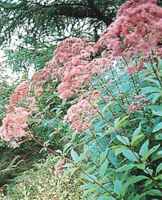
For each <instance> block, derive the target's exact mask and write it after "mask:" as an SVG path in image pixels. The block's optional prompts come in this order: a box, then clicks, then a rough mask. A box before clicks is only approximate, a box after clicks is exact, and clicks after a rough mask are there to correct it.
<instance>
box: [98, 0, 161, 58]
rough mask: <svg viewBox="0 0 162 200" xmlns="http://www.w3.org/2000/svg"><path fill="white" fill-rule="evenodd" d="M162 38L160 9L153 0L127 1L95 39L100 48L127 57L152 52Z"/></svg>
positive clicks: (114, 54) (115, 55) (116, 55)
mask: <svg viewBox="0 0 162 200" xmlns="http://www.w3.org/2000/svg"><path fill="white" fill-rule="evenodd" d="M161 40H162V8H161V7H160V6H158V5H157V4H156V1H155V0H128V1H127V2H126V3H125V4H123V5H122V6H121V8H120V9H119V11H118V14H117V19H116V20H115V22H114V23H112V24H111V25H110V26H109V27H108V29H107V30H106V31H105V32H104V33H103V34H102V36H101V38H100V39H99V41H98V42H97V46H98V48H100V49H105V48H106V49H107V48H108V49H112V54H113V56H114V57H118V56H119V57H120V56H124V57H127V58H130V57H132V56H137V55H146V56H147V55H148V54H150V52H151V51H152V50H153V51H156V49H157V48H158V44H159V43H160V42H161Z"/></svg>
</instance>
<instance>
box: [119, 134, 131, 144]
mask: <svg viewBox="0 0 162 200" xmlns="http://www.w3.org/2000/svg"><path fill="white" fill-rule="evenodd" d="M116 138H117V139H118V140H119V141H120V142H121V143H123V144H125V145H129V144H130V142H129V139H128V138H127V137H125V136H120V135H117V136H116Z"/></svg>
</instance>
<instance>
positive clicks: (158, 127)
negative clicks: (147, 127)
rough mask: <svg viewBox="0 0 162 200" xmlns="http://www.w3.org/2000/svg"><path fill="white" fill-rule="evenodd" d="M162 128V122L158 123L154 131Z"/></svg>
mask: <svg viewBox="0 0 162 200" xmlns="http://www.w3.org/2000/svg"><path fill="white" fill-rule="evenodd" d="M161 129H162V122H160V123H158V124H157V125H156V126H155V127H154V128H153V131H152V132H153V133H155V132H157V131H160V130H161Z"/></svg>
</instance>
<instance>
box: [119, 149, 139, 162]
mask: <svg viewBox="0 0 162 200" xmlns="http://www.w3.org/2000/svg"><path fill="white" fill-rule="evenodd" d="M122 153H123V155H124V156H125V157H126V158H127V159H128V160H130V161H134V162H137V161H138V154H136V153H135V152H133V151H131V150H129V149H125V150H123V152H122Z"/></svg>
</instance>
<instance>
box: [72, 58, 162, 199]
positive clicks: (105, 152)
mask: <svg viewBox="0 0 162 200" xmlns="http://www.w3.org/2000/svg"><path fill="white" fill-rule="evenodd" d="M154 68H156V66H155V64H149V63H147V64H145V69H144V70H142V71H140V72H137V73H134V74H131V75H130V74H128V72H127V70H126V69H127V66H126V65H125V63H122V62H119V63H118V64H116V66H114V67H113V68H112V69H110V70H108V71H107V72H105V73H104V74H102V75H101V76H100V77H96V78H94V80H93V81H92V85H93V88H95V89H97V90H98V91H99V92H100V94H101V95H100V101H99V103H98V115H97V116H96V117H95V118H94V119H93V120H92V122H91V124H92V125H91V127H90V129H88V130H87V131H86V132H85V133H84V134H82V136H81V137H82V139H81V142H82V143H84V148H83V149H84V150H83V151H82V153H81V154H80V155H78V154H77V153H76V152H75V151H74V150H72V151H71V152H72V153H71V154H72V158H73V160H74V166H73V167H74V169H77V170H78V169H79V172H80V173H81V174H82V175H81V178H82V180H83V182H84V184H83V185H82V189H83V193H84V199H87V200H90V199H97V200H101V199H102V200H117V199H118V200H121V199H126V200H132V199H133V200H147V199H161V196H162V193H161V189H162V184H161V180H162V175H161V170H162V164H161V157H162V146H161V140H162V134H161V130H162V122H161V121H162V109H161V108H162V94H161V87H162V86H161V83H162V79H161V77H162V60H158V68H156V70H158V77H159V78H158V79H157V74H156V73H155V71H154V70H152V69H154ZM110 82H111V83H110ZM108 83H109V84H108Z"/></svg>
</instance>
